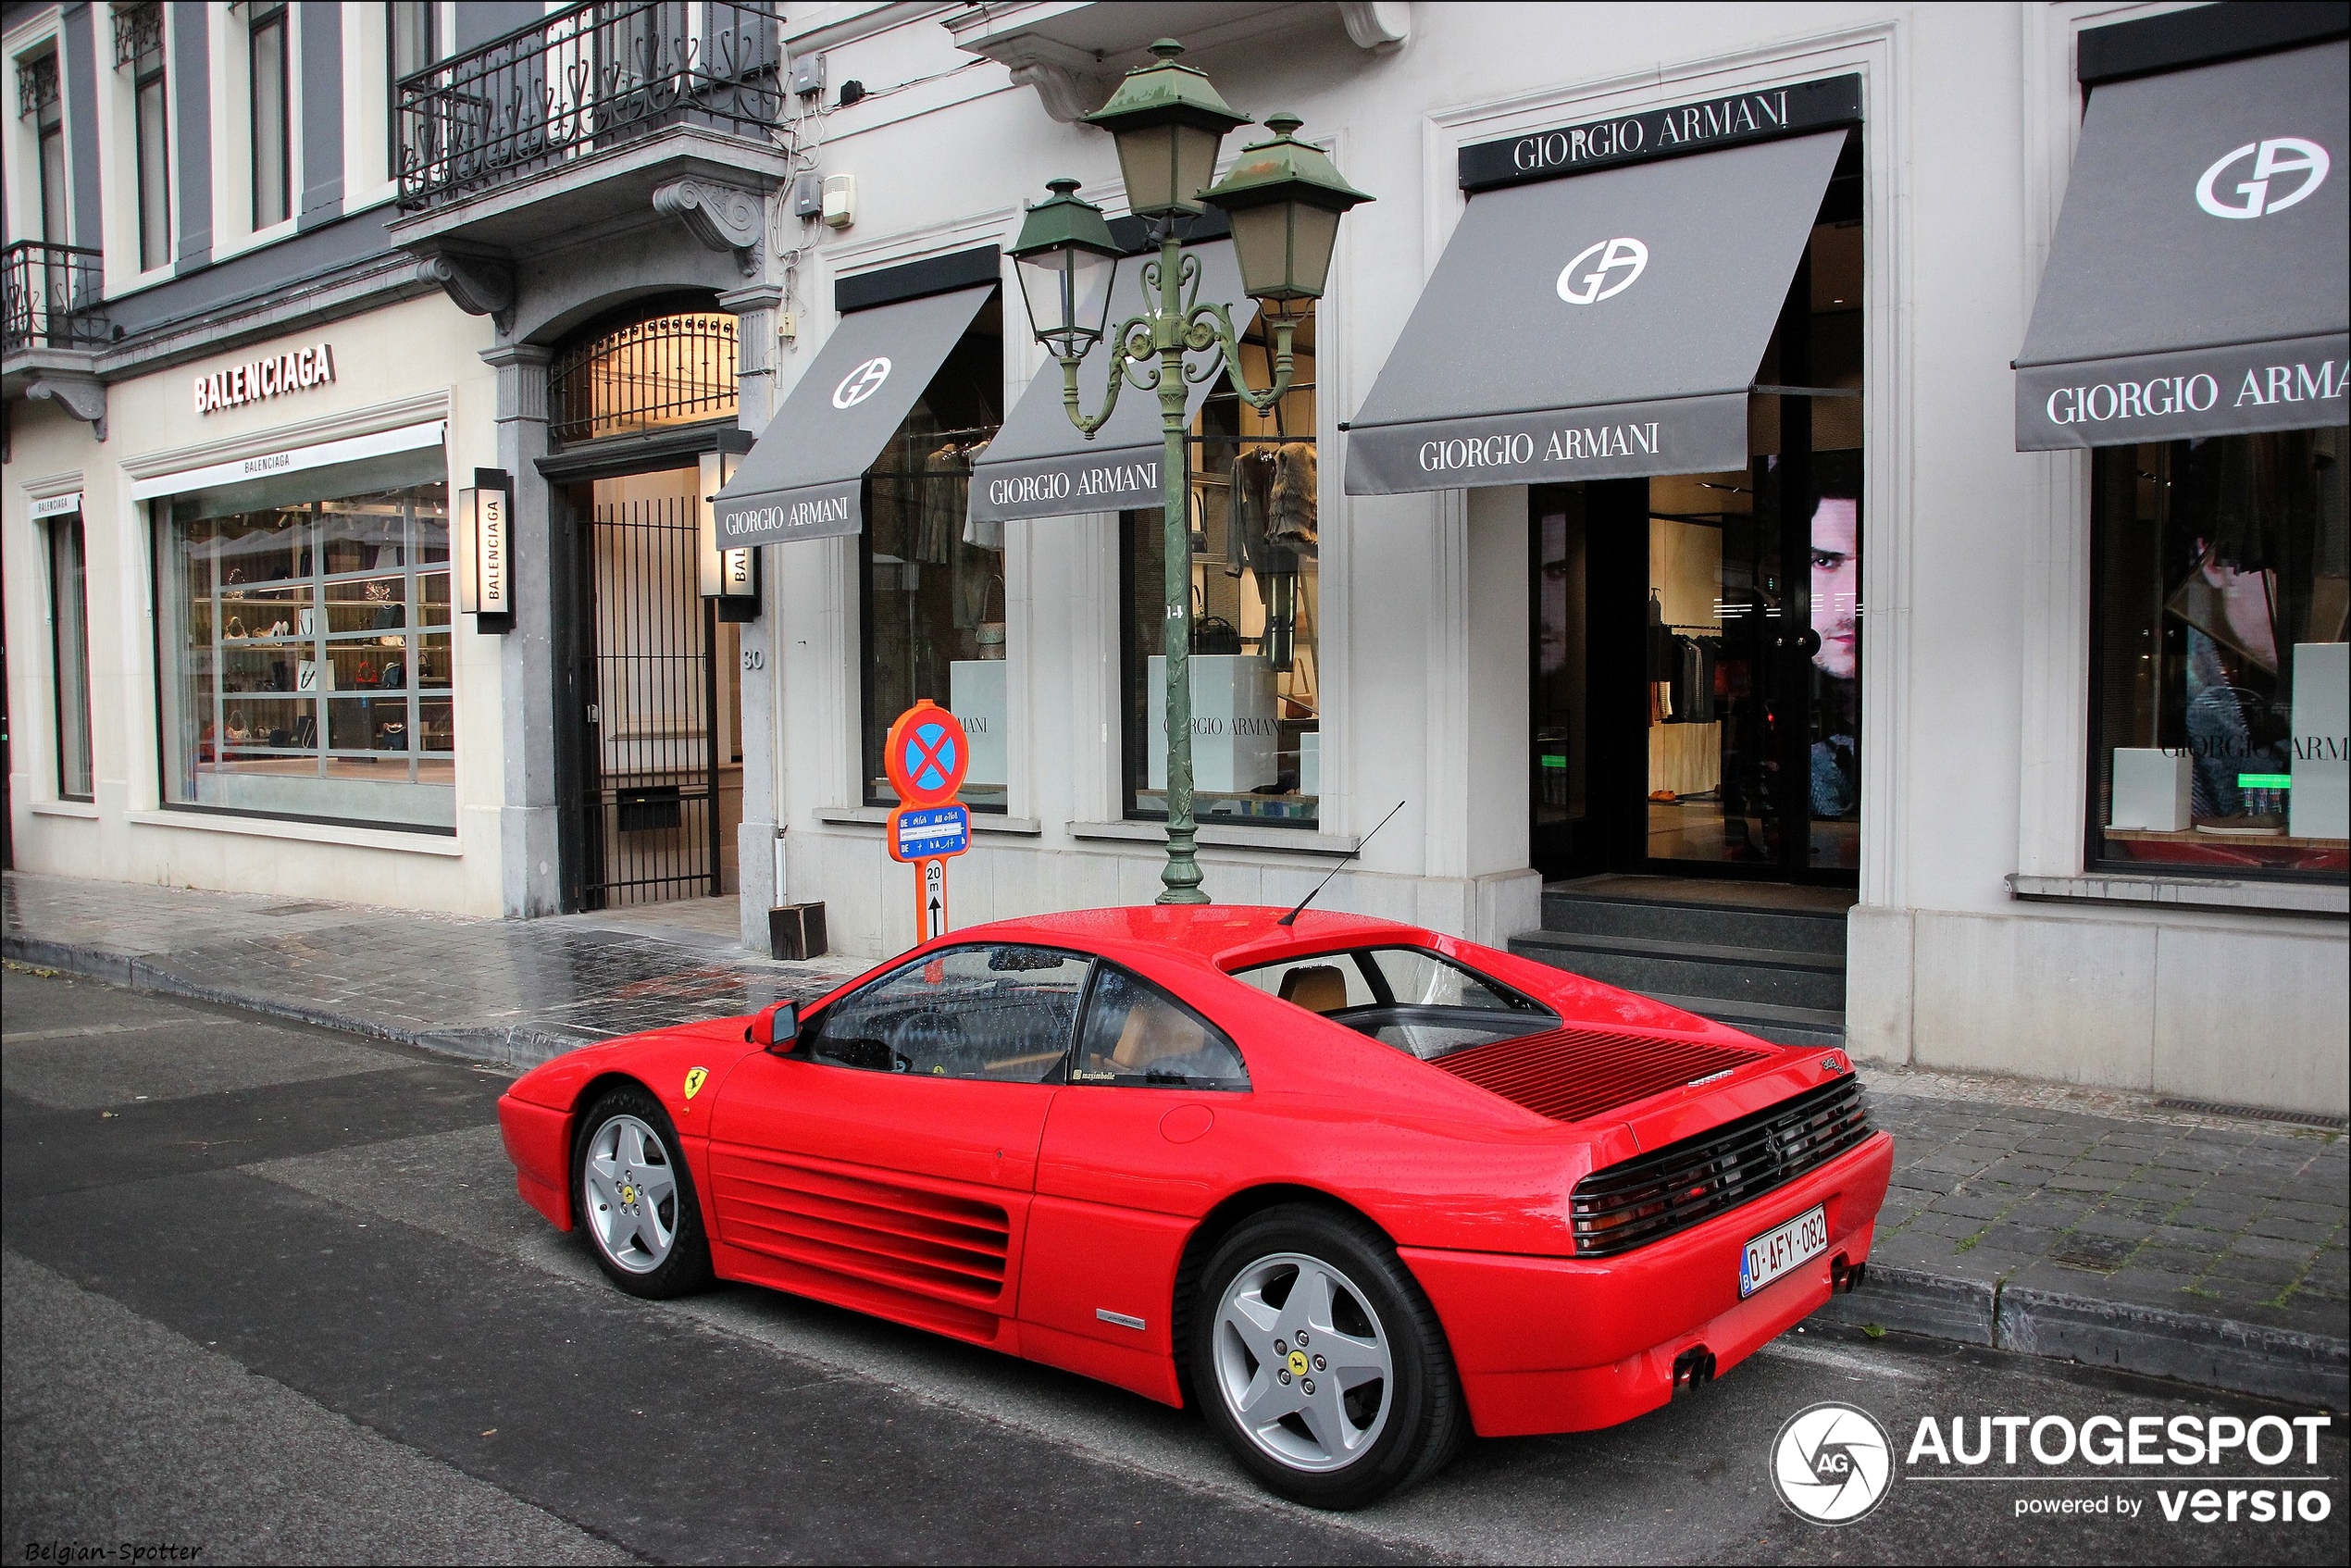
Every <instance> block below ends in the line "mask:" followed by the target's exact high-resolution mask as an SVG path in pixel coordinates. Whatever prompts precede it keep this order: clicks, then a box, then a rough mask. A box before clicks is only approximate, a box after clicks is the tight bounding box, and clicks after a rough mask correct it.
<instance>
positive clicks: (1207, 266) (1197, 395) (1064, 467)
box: [971, 240, 1257, 522]
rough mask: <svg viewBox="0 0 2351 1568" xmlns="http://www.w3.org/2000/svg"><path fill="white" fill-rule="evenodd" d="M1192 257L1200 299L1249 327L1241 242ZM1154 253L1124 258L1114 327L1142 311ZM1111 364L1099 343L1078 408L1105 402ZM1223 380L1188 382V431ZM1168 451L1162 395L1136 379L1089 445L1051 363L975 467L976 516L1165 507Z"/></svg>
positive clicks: (1080, 373) (1199, 250) (1200, 358)
mask: <svg viewBox="0 0 2351 1568" xmlns="http://www.w3.org/2000/svg"><path fill="white" fill-rule="evenodd" d="M1184 254H1185V255H1187V256H1197V257H1198V258H1199V259H1200V299H1201V300H1202V301H1204V302H1205V301H1212V300H1213V301H1216V302H1219V303H1222V304H1224V305H1230V306H1231V307H1232V312H1233V330H1234V331H1236V332H1244V331H1247V330H1249V324H1250V321H1251V320H1252V319H1253V318H1254V317H1255V316H1256V314H1257V305H1256V303H1255V302H1254V301H1252V300H1251V299H1250V298H1249V296H1248V295H1246V294H1244V293H1242V292H1241V268H1240V263H1239V262H1238V261H1237V260H1235V259H1234V256H1233V243H1232V242H1231V241H1230V240H1216V241H1212V242H1210V243H1206V244H1200V245H1193V246H1190V247H1188V248H1187V249H1186V250H1185V252H1184ZM1153 259H1155V257H1153V256H1130V257H1128V258H1127V259H1126V260H1125V261H1122V262H1120V263H1119V264H1118V280H1117V281H1116V283H1115V284H1113V289H1114V290H1115V297H1113V299H1112V301H1111V325H1112V326H1113V327H1116V326H1117V325H1118V323H1119V321H1120V320H1121V319H1123V318H1125V317H1128V316H1132V315H1134V314H1136V313H1138V311H1140V310H1141V309H1142V307H1143V303H1144V296H1143V292H1142V288H1141V284H1140V280H1141V278H1142V274H1143V267H1144V264H1145V263H1146V262H1148V261H1151V260H1153ZM1097 297H1098V298H1099V297H1100V296H1099V295H1098V296H1097ZM1211 358H1213V355H1189V356H1188V359H1189V363H1190V364H1191V365H1192V366H1193V367H1199V366H1200V365H1202V364H1205V363H1207V362H1208V361H1209V360H1210V359H1211ZM1110 363H1111V355H1110V353H1109V351H1108V349H1107V348H1106V347H1105V346H1104V345H1101V344H1097V345H1096V346H1095V348H1094V351H1093V353H1091V354H1089V355H1087V356H1086V357H1085V358H1084V359H1083V360H1082V361H1080V362H1079V364H1078V367H1077V404H1078V407H1079V408H1080V409H1081V410H1083V411H1084V412H1085V413H1087V414H1089V415H1090V414H1093V413H1095V412H1097V411H1098V410H1100V409H1101V405H1102V389H1103V388H1104V387H1105V386H1107V385H1108V384H1109V377H1110ZM1215 380H1216V379H1215V378H1214V377H1213V376H1210V377H1206V378H1204V379H1202V380H1198V381H1192V382H1188V384H1187V385H1186V387H1185V389H1184V421H1185V424H1186V426H1187V428H1188V427H1189V425H1190V423H1191V420H1192V418H1193V417H1194V416H1196V415H1198V414H1199V413H1200V404H1201V403H1202V401H1204V400H1205V399H1206V398H1207V396H1208V394H1209V392H1210V390H1211V389H1212V388H1213V386H1214V384H1215ZM1164 450H1165V448H1164V445H1163V437H1162V432H1161V429H1160V411H1159V393H1158V392H1155V391H1154V392H1139V391H1138V390H1137V389H1136V388H1135V386H1134V385H1133V383H1132V382H1129V383H1128V384H1127V385H1126V387H1124V388H1122V389H1121V390H1120V392H1119V394H1118V407H1117V409H1116V410H1115V411H1113V413H1112V415H1111V417H1110V422H1109V423H1108V424H1106V425H1104V426H1103V427H1102V428H1101V429H1099V430H1097V431H1095V432H1094V439H1093V440H1091V441H1088V440H1087V439H1086V438H1085V437H1084V436H1083V435H1081V434H1079V433H1078V431H1077V428H1076V426H1075V425H1072V424H1071V423H1070V422H1069V410H1068V407H1067V405H1066V404H1064V401H1063V397H1062V368H1061V366H1060V365H1059V364H1057V363H1055V362H1054V361H1052V360H1050V359H1049V360H1047V361H1046V362H1045V366H1044V367H1043V368H1042V369H1040V370H1039V371H1038V372H1037V379H1036V380H1032V381H1031V382H1029V383H1028V390H1027V391H1026V392H1023V393H1022V394H1021V399H1020V401H1019V402H1018V403H1016V404H1014V405H1013V411H1012V414H1011V416H1010V417H1007V418H1006V419H1005V420H1004V428H1003V429H1001V430H999V431H998V432H997V433H996V439H995V440H994V441H991V442H989V443H988V451H987V452H986V454H983V455H982V457H981V458H980V461H979V462H978V464H977V465H976V466H975V467H974V468H973V469H972V500H971V515H972V516H973V517H974V518H975V519H976V520H978V521H980V522H1000V521H1003V520H1006V519H1009V518H1013V517H1064V516H1070V515H1071V514H1073V513H1077V512H1117V511H1123V510H1126V508H1128V507H1136V506H1152V507H1155V506H1158V505H1159V504H1161V502H1162V500H1163V493H1162V491H1161V488H1160V486H1161V483H1162V480H1161V475H1160V455H1161V454H1162V452H1163V451H1164Z"/></svg>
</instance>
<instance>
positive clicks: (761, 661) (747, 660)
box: [743, 648, 767, 669]
mask: <svg viewBox="0 0 2351 1568" xmlns="http://www.w3.org/2000/svg"><path fill="white" fill-rule="evenodd" d="M766 667H767V655H766V654H765V653H761V652H760V651H759V650H758V649H756V648H746V649H744V650H743V668H745V669H765V668H766Z"/></svg>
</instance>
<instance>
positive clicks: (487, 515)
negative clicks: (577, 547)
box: [457, 468, 515, 633]
mask: <svg viewBox="0 0 2351 1568" xmlns="http://www.w3.org/2000/svg"><path fill="white" fill-rule="evenodd" d="M514 501H515V494H514V480H513V479H512V478H511V477H509V476H508V475H507V473H506V471H505V470H504V469H503V468H476V469H475V470H474V482H473V484H472V486H471V487H470V488H468V489H465V490H461V491H459V492H457V515H458V516H460V517H462V518H464V519H465V529H466V536H467V537H468V539H470V541H472V548H471V550H470V552H469V554H467V556H466V559H467V561H468V563H469V564H470V566H471V567H472V569H471V570H470V571H467V572H466V573H464V574H462V576H463V578H464V580H463V581H462V582H461V583H460V584H459V590H460V591H459V598H458V606H457V607H458V608H459V609H461V610H463V611H464V612H465V613H466V614H467V615H469V616H479V617H480V618H479V621H477V622H476V624H475V629H476V630H478V631H486V632H493V633H495V632H503V631H505V630H506V629H508V628H509V627H511V626H512V624H513V621H514V614H515V574H514V564H515V558H514V528H513V512H514Z"/></svg>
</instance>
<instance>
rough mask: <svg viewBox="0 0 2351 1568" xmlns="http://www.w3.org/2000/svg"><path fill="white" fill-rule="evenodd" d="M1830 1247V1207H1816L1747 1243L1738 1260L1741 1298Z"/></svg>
mask: <svg viewBox="0 0 2351 1568" xmlns="http://www.w3.org/2000/svg"><path fill="white" fill-rule="evenodd" d="M1828 1250H1829V1215H1828V1210H1827V1209H1826V1208H1825V1207H1823V1208H1817V1209H1813V1210H1810V1212H1808V1213H1801V1214H1798V1215H1797V1216H1796V1217H1795V1218H1794V1219H1792V1220H1790V1221H1788V1222H1787V1224H1785V1225H1784V1226H1776V1227H1774V1228H1773V1229H1771V1230H1767V1231H1765V1232H1764V1233H1763V1234H1762V1235H1760V1236H1759V1237H1757V1238H1755V1239H1754V1240H1752V1241H1750V1242H1748V1244H1747V1252H1746V1254H1745V1255H1744V1256H1743V1257H1741V1258H1740V1259H1739V1300H1746V1299H1747V1298H1748V1297H1749V1296H1752V1295H1754V1294H1755V1293H1756V1292H1757V1291H1758V1290H1760V1289H1762V1288H1763V1287H1765V1286H1766V1285H1769V1284H1771V1283H1772V1281H1773V1280H1775V1279H1777V1278H1779V1277H1780V1276H1782V1275H1784V1274H1785V1273H1786V1272H1787V1271H1788V1270H1790V1269H1792V1268H1794V1267H1795V1266H1796V1265H1797V1264H1798V1263H1804V1262H1806V1261H1808V1260H1810V1259H1812V1258H1817V1257H1819V1256H1820V1255H1821V1254H1822V1253H1823V1252H1825V1251H1828Z"/></svg>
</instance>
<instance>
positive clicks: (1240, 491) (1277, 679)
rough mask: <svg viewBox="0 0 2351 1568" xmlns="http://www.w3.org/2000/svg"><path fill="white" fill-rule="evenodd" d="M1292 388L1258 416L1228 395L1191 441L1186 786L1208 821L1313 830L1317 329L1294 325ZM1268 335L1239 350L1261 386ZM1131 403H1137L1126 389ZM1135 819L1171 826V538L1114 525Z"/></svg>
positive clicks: (1261, 329) (1316, 806) (1317, 724)
mask: <svg viewBox="0 0 2351 1568" xmlns="http://www.w3.org/2000/svg"><path fill="white" fill-rule="evenodd" d="M1295 354H1296V364H1295V367H1294V368H1293V370H1292V373H1291V376H1292V379H1291V383H1290V390H1289V392H1288V393H1287V395H1285V396H1284V397H1283V398H1282V399H1281V401H1280V402H1279V403H1277V404H1275V405H1274V407H1272V408H1271V409H1269V410H1267V411H1266V412H1265V413H1263V414H1260V413H1258V412H1257V411H1256V410H1255V409H1253V408H1251V407H1250V406H1249V405H1248V404H1245V403H1243V402H1242V401H1241V400H1240V399H1239V397H1238V396H1237V395H1235V393H1234V392H1233V390H1232V386H1231V382H1230V380H1225V381H1223V382H1221V383H1220V384H1219V386H1218V388H1217V390H1216V391H1215V392H1212V393H1211V394H1210V395H1209V397H1208V399H1207V401H1206V402H1204V403H1203V404H1201V405H1200V416H1199V417H1198V418H1197V419H1196V420H1195V421H1194V422H1193V426H1192V433H1191V454H1192V460H1191V486H1190V495H1191V514H1192V515H1191V519H1190V530H1189V532H1190V553H1191V585H1192V587H1191V591H1192V647H1191V687H1192V786H1193V814H1194V815H1195V817H1196V818H1197V819H1198V820H1200V821H1201V822H1218V821H1238V822H1250V823H1259V824H1270V825H1275V826H1281V827H1297V828H1312V827H1314V826H1315V825H1316V824H1317V823H1318V822H1319V821H1320V815H1321V799H1322V792H1323V778H1322V775H1323V767H1322V761H1323V754H1322V744H1323V739H1322V680H1321V675H1322V668H1321V663H1320V655H1321V641H1320V637H1319V628H1320V627H1321V623H1322V615H1321V610H1322V596H1321V587H1320V575H1319V572H1320V567H1319V535H1318V521H1319V519H1318V508H1319V505H1320V499H1321V498H1320V491H1319V487H1318V485H1317V482H1316V463H1315V444H1314V430H1315V423H1314V319H1313V317H1312V315H1309V316H1308V317H1306V318H1305V319H1304V320H1303V321H1301V322H1300V325H1299V328H1298V331H1297V340H1296V348H1295ZM1269 357H1270V355H1269V350H1268V332H1267V330H1266V328H1265V325H1264V323H1263V322H1262V321H1261V322H1259V323H1257V324H1256V325H1254V326H1252V327H1251V328H1250V331H1249V333H1248V335H1247V337H1246V338H1245V339H1244V341H1243V343H1242V365H1243V368H1244V371H1245V374H1246V376H1247V378H1248V380H1249V383H1250V385H1251V386H1253V387H1261V388H1262V387H1265V386H1268V385H1270V384H1271V383H1272V380H1273V374H1272V370H1271V368H1270V367H1269V366H1268V364H1267V361H1268V359H1269ZM1126 395H1127V396H1129V397H1133V396H1137V395H1146V396H1147V395H1150V394H1148V393H1145V394H1138V393H1136V392H1132V391H1129V392H1127V393H1126ZM1119 534H1120V551H1119V555H1120V581H1121V601H1122V604H1123V605H1124V612H1125V613H1124V614H1123V616H1121V620H1122V627H1121V633H1120V641H1121V642H1122V645H1123V653H1122V658H1121V660H1120V665H1121V675H1122V680H1123V685H1124V689H1125V724H1124V733H1125V769H1126V815H1128V816H1130V817H1140V818H1151V819H1163V818H1164V817H1165V816H1166V815H1167V719H1166V691H1167V674H1166V662H1165V653H1164V641H1163V632H1162V629H1161V628H1163V627H1164V626H1165V625H1166V622H1167V615H1166V605H1167V578H1166V569H1165V562H1166V559H1167V556H1166V550H1165V527H1164V524H1163V519H1162V516H1161V514H1160V512H1158V511H1157V510H1149V511H1135V512H1128V513H1126V514H1125V515H1124V516H1123V517H1122V518H1121V521H1120V529H1119Z"/></svg>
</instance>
